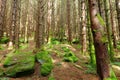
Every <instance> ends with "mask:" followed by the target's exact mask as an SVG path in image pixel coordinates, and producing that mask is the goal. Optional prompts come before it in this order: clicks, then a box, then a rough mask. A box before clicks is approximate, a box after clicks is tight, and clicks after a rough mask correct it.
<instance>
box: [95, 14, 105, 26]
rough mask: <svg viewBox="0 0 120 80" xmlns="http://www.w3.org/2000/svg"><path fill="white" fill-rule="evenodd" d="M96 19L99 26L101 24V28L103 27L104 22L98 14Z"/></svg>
mask: <svg viewBox="0 0 120 80" xmlns="http://www.w3.org/2000/svg"><path fill="white" fill-rule="evenodd" d="M97 18H98V20H99V22H100V24H101V25H102V26H105V22H104V20H103V18H102V17H101V16H100V14H97Z"/></svg>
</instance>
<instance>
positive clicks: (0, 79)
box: [0, 77, 9, 80]
mask: <svg viewBox="0 0 120 80" xmlns="http://www.w3.org/2000/svg"><path fill="white" fill-rule="evenodd" d="M0 80H9V78H6V77H1V78H0Z"/></svg>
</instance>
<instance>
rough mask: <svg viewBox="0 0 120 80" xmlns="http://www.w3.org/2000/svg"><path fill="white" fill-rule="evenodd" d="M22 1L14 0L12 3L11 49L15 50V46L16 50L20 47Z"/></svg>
mask: <svg viewBox="0 0 120 80" xmlns="http://www.w3.org/2000/svg"><path fill="white" fill-rule="evenodd" d="M19 1H20V0H13V2H12V23H11V30H10V42H9V48H10V49H12V48H13V44H14V46H15V49H18V47H19V26H20V2H19Z"/></svg>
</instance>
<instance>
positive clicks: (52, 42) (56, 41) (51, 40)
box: [49, 38, 60, 45]
mask: <svg viewBox="0 0 120 80" xmlns="http://www.w3.org/2000/svg"><path fill="white" fill-rule="evenodd" d="M49 43H50V44H53V45H54V44H60V41H58V39H56V38H51V39H50V42H49Z"/></svg>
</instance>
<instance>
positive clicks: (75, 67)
mask: <svg viewBox="0 0 120 80" xmlns="http://www.w3.org/2000/svg"><path fill="white" fill-rule="evenodd" d="M61 46H67V47H69V48H70V50H71V51H73V52H74V53H75V55H76V56H77V57H78V58H79V60H78V61H77V62H76V63H71V62H64V61H63V60H62V57H61V56H58V55H57V54H56V52H54V51H53V53H52V58H53V63H54V68H53V70H52V72H51V74H50V75H48V76H46V77H43V76H41V75H40V70H39V68H40V64H39V63H38V62H36V64H35V71H34V73H33V74H30V75H25V76H22V77H17V78H7V79H5V80H48V78H49V76H51V75H52V76H54V78H55V80H99V78H98V76H97V75H96V74H94V73H89V71H88V67H87V66H86V65H88V62H89V61H88V57H86V56H83V55H81V54H80V50H79V49H78V48H77V46H76V45H72V46H71V45H68V44H60V45H55V46H54V48H53V49H52V50H60V47H61ZM31 50H32V51H33V50H34V42H33V41H30V42H29V45H28V47H27V48H25V49H24V50H21V51H22V52H28V51H31ZM9 52H10V50H7V48H6V49H5V50H1V51H0V56H3V57H1V58H0V61H1V60H2V59H3V58H5V55H6V54H7V53H9ZM33 52H34V51H33ZM61 52H62V51H61ZM0 66H2V64H1V63H0ZM118 78H119V79H118V80H120V75H119V76H118Z"/></svg>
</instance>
